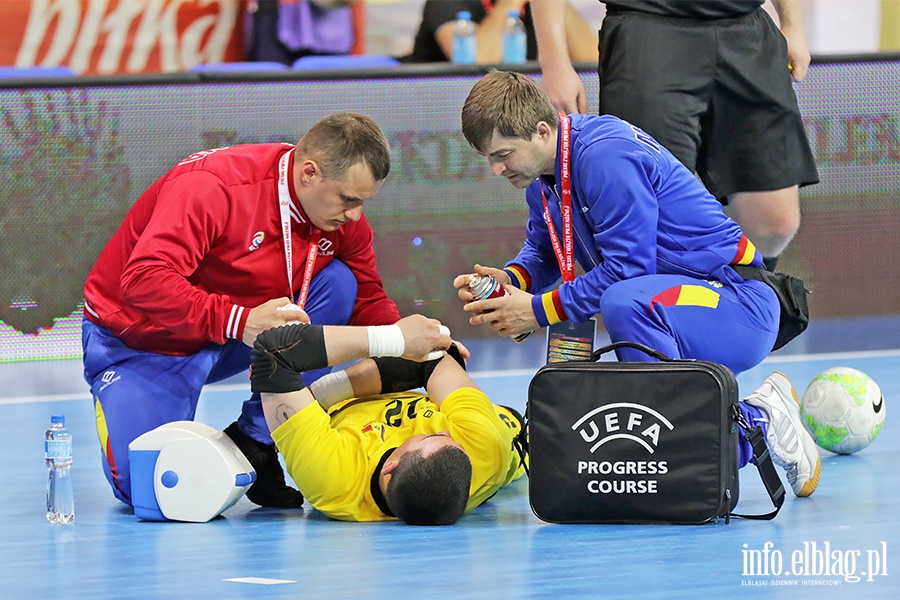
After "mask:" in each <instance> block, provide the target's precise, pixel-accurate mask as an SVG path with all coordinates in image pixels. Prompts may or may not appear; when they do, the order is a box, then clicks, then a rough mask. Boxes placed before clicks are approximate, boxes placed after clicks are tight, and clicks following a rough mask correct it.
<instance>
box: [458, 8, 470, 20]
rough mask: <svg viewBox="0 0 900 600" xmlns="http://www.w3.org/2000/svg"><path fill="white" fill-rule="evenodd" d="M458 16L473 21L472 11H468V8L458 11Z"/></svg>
mask: <svg viewBox="0 0 900 600" xmlns="http://www.w3.org/2000/svg"><path fill="white" fill-rule="evenodd" d="M456 18H457V19H463V20H465V21H471V20H472V13H470V12H469V11H467V10H461V11H459V12H458V13H456Z"/></svg>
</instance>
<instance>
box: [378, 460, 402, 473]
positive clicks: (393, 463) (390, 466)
mask: <svg viewBox="0 0 900 600" xmlns="http://www.w3.org/2000/svg"><path fill="white" fill-rule="evenodd" d="M399 464H400V461H399V460H387V461H385V463H384V464H383V465H382V466H381V474H382V475H390V474H391V473H392V472H393V471H394V469H396V468H397V465H399Z"/></svg>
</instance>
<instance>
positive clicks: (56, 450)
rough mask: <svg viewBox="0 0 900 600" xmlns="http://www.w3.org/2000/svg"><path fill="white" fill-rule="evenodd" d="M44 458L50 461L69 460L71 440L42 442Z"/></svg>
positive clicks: (70, 456)
mask: <svg viewBox="0 0 900 600" xmlns="http://www.w3.org/2000/svg"><path fill="white" fill-rule="evenodd" d="M44 456H45V457H46V458H48V459H52V460H60V459H71V458H72V441H71V440H44Z"/></svg>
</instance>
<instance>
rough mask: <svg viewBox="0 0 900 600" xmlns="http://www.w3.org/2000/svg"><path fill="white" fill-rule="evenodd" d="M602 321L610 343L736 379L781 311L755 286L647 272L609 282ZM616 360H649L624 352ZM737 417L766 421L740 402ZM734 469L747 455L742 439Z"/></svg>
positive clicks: (757, 358) (762, 347)
mask: <svg viewBox="0 0 900 600" xmlns="http://www.w3.org/2000/svg"><path fill="white" fill-rule="evenodd" d="M600 307H601V314H602V316H603V324H604V325H605V327H606V329H607V331H608V332H609V337H610V340H611V341H613V342H618V341H630V342H638V343H641V344H645V345H647V346H650V347H651V348H654V349H656V350H659V351H660V352H662V353H663V354H666V355H668V356H670V357H672V358H694V359H698V360H708V361H712V362H717V363H720V364H722V365H725V366H726V367H728V368H729V369H731V370H732V371H734V373H735V374H738V373H741V372H742V371H746V370H748V369H751V368H753V367H755V366H756V365H758V364H759V363H761V362H762V360H763V359H764V358H765V357H766V356H767V355H768V354H769V352H771V351H772V346H773V345H774V344H775V336H776V335H777V333H778V332H777V329H773V328H772V326H773V324H775V325H776V326H777V323H778V315H779V311H780V307H779V305H778V300H777V298H776V297H775V293H774V292H773V291H772V290H771V289H770V288H769V287H768V286H767V285H766V284H764V283H763V282H761V281H745V282H743V283H737V284H734V283H724V284H723V283H720V282H717V281H715V282H710V281H704V280H700V279H695V278H691V277H686V276H682V275H646V276H643V277H636V278H634V279H627V280H625V281H619V282H617V283H614V284H613V285H611V286H610V287H609V288H607V289H606V291H605V292H604V293H603V298H602V299H601V304H600ZM617 355H618V358H619V360H621V361H648V360H655V359H653V358H651V357H649V356H648V355H646V354H644V353H643V352H641V351H640V350H635V349H633V348H622V349H620V350H618V351H617ZM740 408H741V412H742V413H744V418H746V419H747V422H748V423H750V425H751V426H752V425H754V424H759V425H761V426H762V427H763V432H765V428H766V422H765V421H764V420H762V414H761V413H760V411H759V410H758V409H756V408H754V407H752V406H749V405H748V404H747V403H746V402H741V403H740ZM738 455H739V461H740V462H739V466H741V467H743V466H744V465H746V464H747V462H749V460H750V458H751V457H752V456H753V450H752V448H751V446H750V442H748V441H747V440H746V439H745V438H744V435H743V431H741V434H740V443H739V453H738Z"/></svg>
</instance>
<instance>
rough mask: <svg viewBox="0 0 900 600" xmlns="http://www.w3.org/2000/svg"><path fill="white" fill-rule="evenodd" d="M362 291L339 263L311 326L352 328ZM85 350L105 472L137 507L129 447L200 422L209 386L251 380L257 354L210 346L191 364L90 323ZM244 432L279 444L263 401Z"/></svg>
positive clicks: (316, 284)
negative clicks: (163, 430) (166, 429)
mask: <svg viewBox="0 0 900 600" xmlns="http://www.w3.org/2000/svg"><path fill="white" fill-rule="evenodd" d="M356 290H357V285H356V279H355V277H354V276H353V273H352V272H351V271H350V269H349V268H348V267H347V266H346V265H344V264H343V263H342V262H340V261H337V260H333V261H331V262H330V263H329V264H328V265H327V266H326V267H325V268H323V269H322V271H320V272H319V273H318V274H317V275H316V276H315V277H314V278H313V279H312V281H310V288H309V296H308V300H307V303H306V307H305V310H306V313H307V314H308V315H309V318H310V320H311V322H312V323H315V324H317V325H345V324H347V323H348V322H349V320H350V315H351V313H352V312H353V305H354V303H355V302H356ZM82 345H83V348H84V378H85V380H86V381H87V382H88V384H89V385H90V386H91V395H92V396H93V398H94V411H95V413H96V417H97V433H98V434H99V436H100V443H101V455H102V464H103V470H104V472H105V474H106V478H107V480H109V483H110V485H111V486H112V488H113V493H114V494H115V496H116V498H118V499H119V500H122V501H123V502H125V503H127V504H129V505H130V504H131V479H130V475H129V465H128V444H129V443H131V442H132V441H133V440H134V439H135V438H137V437H138V436H140V435H142V434H144V433H146V432H148V431H150V430H152V429H155V428H157V427H159V426H160V425H164V424H165V423H171V422H172V421H192V420H193V419H194V414H195V413H196V410H197V401H198V400H199V398H200V391H201V389H202V388H203V386H204V385H205V384H207V383H214V382H216V381H221V380H222V379H226V378H228V377H231V376H232V375H236V374H239V373H241V372H244V371H246V370H247V369H248V367H249V365H250V348H249V347H248V346H246V345H244V344H243V343H242V342H240V341H238V340H229V341H228V342H227V343H225V344H221V345H220V344H210V345H209V346H207V347H206V348H204V349H203V350H201V351H200V352H197V353H196V354H192V355H190V356H169V355H165V354H156V353H153V352H143V351H140V350H133V349H131V348H129V347H128V346H126V345H125V344H124V343H122V341H121V340H119V338H117V337H116V336H114V335H113V334H112V333H111V332H110V331H109V330H107V329H105V328H103V327H100V326H98V325H95V324H94V323H91V322H90V321H88V320H87V319H85V320H84V321H83V324H82ZM328 370H329V369H327V368H326V369H321V370H319V371H313V372H310V373H304V376H303V378H304V380H305V381H306V383H307V384H309V383H312V382H313V381H315V380H316V379H318V378H319V377H321V376H322V375H324V374H325V373H327V372H328ZM238 426H239V427H240V429H241V431H243V432H244V433H246V434H248V435H250V436H251V437H253V438H254V439H256V440H258V441H261V442H265V443H272V438H271V437H270V436H269V428H268V427H267V426H266V420H265V416H264V415H263V410H262V401H261V399H260V397H259V395H258V394H253V395H252V396H251V398H250V399H249V400H247V401H246V402H244V405H243V408H242V411H241V415H240V417H239V418H238Z"/></svg>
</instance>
